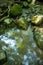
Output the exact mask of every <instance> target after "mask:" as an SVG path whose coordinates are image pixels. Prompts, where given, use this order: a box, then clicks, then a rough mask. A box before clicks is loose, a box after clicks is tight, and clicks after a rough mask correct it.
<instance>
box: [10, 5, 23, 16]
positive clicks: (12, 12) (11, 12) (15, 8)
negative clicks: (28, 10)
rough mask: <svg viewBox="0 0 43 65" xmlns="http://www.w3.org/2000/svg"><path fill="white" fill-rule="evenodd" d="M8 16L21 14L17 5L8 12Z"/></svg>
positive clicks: (20, 8)
mask: <svg viewBox="0 0 43 65" xmlns="http://www.w3.org/2000/svg"><path fill="white" fill-rule="evenodd" d="M10 14H11V15H13V16H17V15H20V14H22V7H21V6H20V5H18V4H14V5H13V6H12V8H11V10H10Z"/></svg>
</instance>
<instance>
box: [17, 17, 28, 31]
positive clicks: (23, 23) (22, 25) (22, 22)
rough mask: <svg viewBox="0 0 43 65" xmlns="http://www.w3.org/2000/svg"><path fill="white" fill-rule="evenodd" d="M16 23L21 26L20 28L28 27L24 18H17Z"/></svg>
mask: <svg viewBox="0 0 43 65" xmlns="http://www.w3.org/2000/svg"><path fill="white" fill-rule="evenodd" d="M16 24H17V25H18V26H19V27H21V28H22V29H25V30H26V29H27V28H28V25H27V21H26V19H25V18H20V19H18V20H17V22H16Z"/></svg>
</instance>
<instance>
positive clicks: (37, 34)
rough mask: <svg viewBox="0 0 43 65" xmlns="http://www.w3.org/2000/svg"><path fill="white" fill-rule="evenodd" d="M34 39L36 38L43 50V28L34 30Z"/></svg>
mask: <svg viewBox="0 0 43 65" xmlns="http://www.w3.org/2000/svg"><path fill="white" fill-rule="evenodd" d="M34 38H35V40H36V42H37V45H38V46H39V48H41V49H42V50H43V28H41V27H40V28H38V27H36V28H35V29H34Z"/></svg>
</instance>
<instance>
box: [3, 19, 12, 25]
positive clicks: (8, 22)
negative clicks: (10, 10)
mask: <svg viewBox="0 0 43 65" xmlns="http://www.w3.org/2000/svg"><path fill="white" fill-rule="evenodd" d="M4 22H5V23H6V24H10V23H11V22H12V20H11V19H9V18H7V19H5V20H4Z"/></svg>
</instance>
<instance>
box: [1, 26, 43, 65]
mask: <svg viewBox="0 0 43 65" xmlns="http://www.w3.org/2000/svg"><path fill="white" fill-rule="evenodd" d="M0 41H1V43H2V42H3V43H4V45H3V43H2V49H3V50H6V52H7V55H8V60H9V61H8V62H7V63H6V64H5V65H8V64H9V65H14V64H15V65H42V62H43V59H41V58H40V57H38V55H37V52H36V51H35V49H36V48H37V45H36V43H35V41H34V39H33V32H32V29H31V27H29V28H28V30H27V31H24V30H19V29H14V28H13V29H11V30H9V31H8V32H5V34H3V35H0ZM1 43H0V45H1ZM11 62H13V64H12V63H11Z"/></svg>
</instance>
